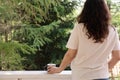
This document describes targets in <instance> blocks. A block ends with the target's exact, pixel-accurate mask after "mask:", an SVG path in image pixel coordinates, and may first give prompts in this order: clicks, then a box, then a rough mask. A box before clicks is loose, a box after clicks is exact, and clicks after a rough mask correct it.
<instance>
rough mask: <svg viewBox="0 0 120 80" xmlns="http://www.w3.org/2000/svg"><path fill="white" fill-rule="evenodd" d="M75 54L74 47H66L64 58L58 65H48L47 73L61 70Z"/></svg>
mask: <svg viewBox="0 0 120 80" xmlns="http://www.w3.org/2000/svg"><path fill="white" fill-rule="evenodd" d="M76 54H77V50H76V49H68V51H67V52H66V54H65V55H64V58H63V60H62V62H61V64H60V66H59V67H50V66H49V67H48V73H49V74H53V73H60V72H61V71H63V70H64V69H65V68H66V67H67V66H68V65H69V64H70V63H71V61H72V60H73V59H74V58H75V56H76Z"/></svg>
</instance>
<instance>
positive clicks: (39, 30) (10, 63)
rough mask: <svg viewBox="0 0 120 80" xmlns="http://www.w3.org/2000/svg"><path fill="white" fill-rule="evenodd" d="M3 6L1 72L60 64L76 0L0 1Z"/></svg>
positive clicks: (0, 13)
mask: <svg viewBox="0 0 120 80" xmlns="http://www.w3.org/2000/svg"><path fill="white" fill-rule="evenodd" d="M0 3H1V6H0V17H1V18H0V24H1V25H2V26H3V27H0V28H1V31H0V32H1V46H0V50H1V53H0V55H1V57H0V63H1V64H0V67H1V70H21V69H25V70H31V69H32V70H33V69H43V67H44V65H46V64H47V63H49V62H55V63H57V64H59V62H60V60H61V58H62V55H63V54H64V53H63V52H65V50H66V48H65V43H66V40H67V38H68V35H69V30H70V28H71V27H73V24H72V22H73V21H74V16H72V17H71V15H73V11H74V10H75V8H76V6H77V3H76V1H70V0H48V1H46V0H22V1H21V0H7V1H4V0H0ZM3 45H4V46H3ZM59 53H61V54H59ZM7 54H9V55H7ZM53 55H54V56H53ZM57 57H58V58H57ZM18 66H19V67H18Z"/></svg>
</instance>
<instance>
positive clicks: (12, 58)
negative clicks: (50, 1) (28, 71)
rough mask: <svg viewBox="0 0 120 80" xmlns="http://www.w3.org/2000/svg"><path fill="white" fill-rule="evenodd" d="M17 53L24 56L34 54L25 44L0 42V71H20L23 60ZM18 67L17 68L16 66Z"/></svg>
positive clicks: (22, 67)
mask: <svg viewBox="0 0 120 80" xmlns="http://www.w3.org/2000/svg"><path fill="white" fill-rule="evenodd" d="M19 51H20V52H22V53H24V54H30V53H32V52H34V49H31V47H29V46H28V45H26V44H19V43H17V42H7V43H6V42H2V41H1V42H0V68H1V69H2V70H16V69H17V70H22V69H24V66H23V65H22V61H24V60H25V58H24V57H21V55H20V54H19ZM18 65H19V66H18Z"/></svg>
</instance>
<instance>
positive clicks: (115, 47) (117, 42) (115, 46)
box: [113, 31, 120, 50]
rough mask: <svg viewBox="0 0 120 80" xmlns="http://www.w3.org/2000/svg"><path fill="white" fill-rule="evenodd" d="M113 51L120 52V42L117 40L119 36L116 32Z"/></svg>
mask: <svg viewBox="0 0 120 80" xmlns="http://www.w3.org/2000/svg"><path fill="white" fill-rule="evenodd" d="M113 50H120V40H119V35H118V32H117V31H116V39H115V45H114V48H113Z"/></svg>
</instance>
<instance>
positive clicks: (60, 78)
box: [0, 63, 120, 80]
mask: <svg viewBox="0 0 120 80" xmlns="http://www.w3.org/2000/svg"><path fill="white" fill-rule="evenodd" d="M110 77H115V78H116V79H117V80H119V79H120V63H118V64H117V65H116V66H115V67H114V69H113V72H112V73H110ZM116 79H113V80H116ZM0 80H71V71H62V72H61V73H57V74H47V71H0Z"/></svg>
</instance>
